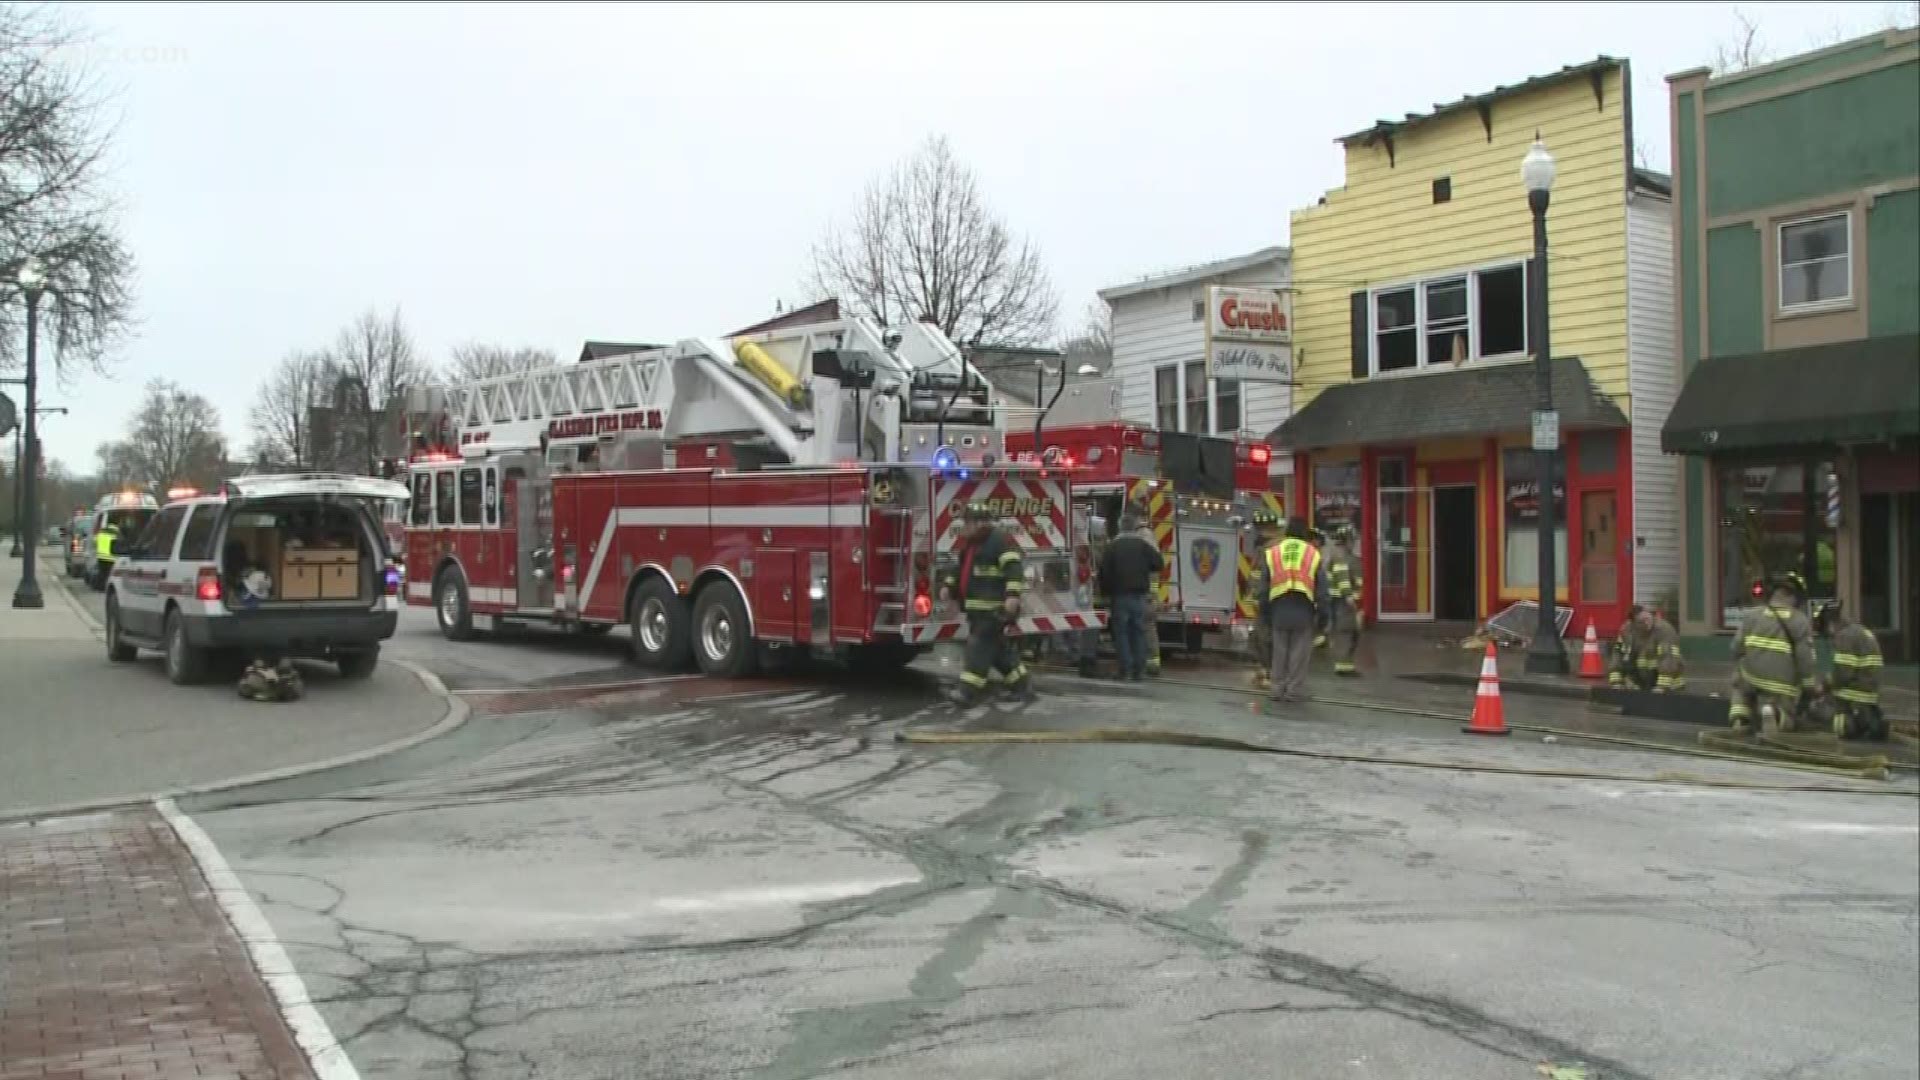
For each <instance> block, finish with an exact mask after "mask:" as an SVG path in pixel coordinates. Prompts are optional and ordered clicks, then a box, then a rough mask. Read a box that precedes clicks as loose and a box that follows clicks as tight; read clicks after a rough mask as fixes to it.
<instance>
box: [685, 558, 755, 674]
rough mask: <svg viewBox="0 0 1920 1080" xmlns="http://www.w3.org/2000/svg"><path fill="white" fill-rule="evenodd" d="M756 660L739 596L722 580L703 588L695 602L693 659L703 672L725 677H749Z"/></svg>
mask: <svg viewBox="0 0 1920 1080" xmlns="http://www.w3.org/2000/svg"><path fill="white" fill-rule="evenodd" d="M757 657H758V654H757V653H756V652H755V651H754V648H753V639H752V638H750V637H748V636H747V605H746V604H744V603H742V602H741V600H740V594H739V593H738V592H736V591H734V588H733V586H732V585H730V584H728V583H726V582H722V581H716V582H713V583H712V584H710V585H708V586H707V587H706V588H704V589H701V590H700V595H699V596H698V597H697V598H695V599H694V602H693V658H694V660H695V661H697V662H698V663H699V665H700V670H701V672H702V673H704V674H707V675H715V676H719V677H722V678H738V677H740V676H742V675H750V674H752V673H753V666H754V665H753V662H754V660H755V659H757Z"/></svg>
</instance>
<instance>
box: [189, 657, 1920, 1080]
mask: <svg viewBox="0 0 1920 1080" xmlns="http://www.w3.org/2000/svg"><path fill="white" fill-rule="evenodd" d="M394 647H395V648H396V650H413V653H412V655H414V656H415V657H416V658H419V659H421V661H422V662H425V663H428V664H429V665H430V666H433V667H434V668H435V670H436V671H438V672H440V673H441V674H442V676H443V677H444V678H446V679H447V680H448V682H449V684H450V685H451V686H453V688H454V689H455V690H456V691H461V692H463V693H464V694H465V696H466V697H467V699H468V701H469V703H470V704H471V705H472V706H473V707H474V710H475V716H474V719H473V720H472V721H471V722H469V723H468V725H467V726H466V727H465V728H463V729H461V730H460V731H459V732H457V733H456V734H454V735H452V736H448V737H446V738H443V739H440V740H436V741H434V742H431V743H428V744H425V745H423V746H421V747H417V748H415V749H414V750H410V751H407V752H405V753H403V754H401V755H398V756H397V757H394V758H389V759H385V760H382V761H380V762H376V763H370V764H368V765H363V766H359V767H355V768H350V769H347V770H343V771H339V772H335V773H331V774H323V775H320V776H315V777H307V778H303V779H301V780H296V781H290V782H288V783H284V784H280V785H275V786H271V787H266V788H259V789H251V790H248V791H243V792H237V793H230V794H228V795H225V796H218V797H213V798H210V799H206V800H201V801H199V802H197V803H194V804H191V805H189V804H183V807H182V808H183V809H186V810H188V811H190V812H192V813H193V814H194V816H195V818H196V820H197V821H198V822H199V823H200V824H201V826H202V827H204V828H205V829H206V830H207V832H208V833H209V834H210V835H211V836H212V837H213V839H214V840H215V841H216V842H217V843H218V845H219V847H220V849H221V850H222V851H223V852H224V854H225V856H226V858H227V860H228V861H229V862H230V863H231V865H232V866H233V869H234V870H235V871H236V872H237V873H238V874H239V875H240V877H241V879H242V880H243V881H245V883H246V884H247V885H248V886H249V887H250V888H251V889H252V890H253V892H254V893H255V895H256V896H257V898H258V899H259V901H260V903H261V906H262V909H263V910H264V912H265V914H266V915H267V917H268V919H269V920H270V921H271V923H272V924H273V926H274V928H275V930H276V931H277V932H278V934H279V935H280V937H281V938H282V939H283V941H284V943H285V945H286V950H287V953H288V955H289V956H290V957H291V958H292V960H293V962H294V963H295V965H296V966H297V967H298V969H299V971H300V973H301V975H302V976H304V978H305V980H306V983H307V987H308V989H309V991H310V992H311V994H312V995H313V997H314V998H315V999H316V1000H317V1001H318V1004H319V1008H320V1011H321V1013H322V1015H323V1016H324V1018H325V1019H326V1021H327V1022H328V1024H329V1025H330V1026H331V1028H332V1030H333V1033H334V1034H335V1036H336V1037H337V1038H338V1039H340V1040H342V1042H343V1043H344V1044H345V1045H346V1047H347V1050H348V1053H349V1055H350V1056H351V1058H352V1060H353V1062H354V1063H355V1066H356V1067H357V1069H358V1071H359V1074H360V1075H361V1076H363V1077H367V1078H370V1080H371V1078H382V1080H384V1078H401V1077H405V1078H422V1080H433V1078H441V1077H445V1078H456V1077H458V1078H476V1080H477V1078H488V1077H540V1078H547V1077H555V1078H600V1077H607V1078H613V1077H623V1078H626V1077H646V1078H653V1077H658V1078H662V1080H667V1078H671V1080H684V1078H693V1077H740V1078H765V1080H776V1078H778V1080H797V1078H801V1077H816V1076H833V1077H848V1078H881V1077H901V1078H905V1077H915V1078H918V1077H956V1078H958V1077H965V1078H970V1080H973V1078H1013V1077H1032V1078H1041V1077H1048V1078H1063V1080H1064V1078H1083V1077H1084V1078H1088V1080H1113V1078H1122V1077H1153V1078H1160V1077H1234V1078H1239V1077H1245V1076H1256V1075H1257V1076H1274V1075H1285V1076H1293V1077H1314V1078H1317V1077H1395V1078H1397V1077H1462V1078H1475V1080H1480V1078H1500V1077H1514V1078H1516V1080H1519V1078H1527V1077H1535V1076H1538V1075H1539V1073H1538V1071H1537V1069H1538V1066H1539V1065H1540V1064H1541V1063H1543V1062H1555V1063H1572V1062H1585V1063H1587V1065H1588V1066H1589V1067H1590V1071H1589V1073H1588V1075H1589V1076H1590V1077H1594V1078H1599V1077H1605V1078H1608V1080H1629V1078H1634V1077H1649V1078H1650V1077H1686V1078H1714V1077H1726V1078H1729V1080H1733V1078H1739V1080H1756V1078H1762V1077H1774V1078H1781V1080H1787V1078H1791V1077H1815V1076H1846V1077H1849V1078H1850V1080H1866V1078H1878V1077H1912V1076H1915V1075H1916V1067H1915V1064H1914V1063H1915V1062H1916V1060H1920V1037H1917V1036H1916V1029H1915V1025H1914V1023H1913V1018H1914V1016H1915V1012H1916V1007H1917V1006H1920V995H1917V994H1916V972H1917V970H1920V947H1917V945H1916V932H1917V926H1920V900H1917V898H1916V894H1917V893H1920V884H1917V882H1920V804H1916V803H1915V802H1914V801H1913V800H1909V799H1898V798H1884V797H1883V798H1868V797H1859V796H1849V795H1827V794H1781V793H1772V792H1748V791H1736V790H1712V789H1706V788H1697V787H1696V788H1688V787H1678V786H1654V785H1643V784H1631V783H1621V782H1610V781H1596V780H1567V779H1549V778H1532V777H1513V776H1499V775H1489V774H1484V773H1473V772H1452V771H1441V770H1433V769H1413V768H1399V767H1384V766H1374V765H1353V764H1332V763H1325V762H1317V761H1306V760H1300V759H1292V758H1278V757H1268V756H1262V755H1251V754H1235V753H1226V752H1217V751H1207V750H1192V749H1178V748H1168V747H1151V746H1114V745H1093V746H974V747H953V748H943V747H924V746H901V745H897V744H896V743H894V741H893V738H892V736H893V733H894V732H895V731H898V730H901V729H902V728H906V727H923V726H939V727H963V728H967V729H970V730H985V729H991V728H994V727H1000V728H1033V727H1056V728H1057V727H1071V726H1078V725H1082V724H1093V723H1098V724H1102V725H1120V726H1125V725H1147V724H1159V725H1168V724H1178V725H1180V726H1183V727H1185V728H1188V729H1190V730H1202V731H1209V732H1213V733H1220V734H1233V735H1239V736H1246V737H1258V738H1263V739H1269V740H1273V741H1278V742H1282V743H1285V744H1288V745H1296V746H1301V747H1309V748H1313V749H1320V750H1330V751H1337V752H1346V753H1354V752H1368V753H1389V754H1396V755H1403V756H1419V757H1424V758H1430V759H1447V760H1455V761H1483V762H1495V763H1509V764H1532V765H1536V766H1546V767H1557V768H1583V769H1600V770H1607V771H1626V772H1634V773H1641V774H1646V775H1652V774H1653V773H1654V772H1656V771H1661V770H1668V769H1673V768H1676V767H1678V766H1676V765H1675V764H1674V762H1673V760H1672V759H1655V758H1651V757H1649V756H1647V755H1643V754H1636V753H1623V752H1617V751H1611V750H1595V749H1584V748H1576V747H1570V746H1567V745H1560V746H1554V747H1545V746H1541V745H1539V744H1538V743H1537V742H1535V741H1533V740H1530V739H1523V738H1520V737H1516V738H1514V739H1510V740H1498V741H1493V740H1469V739H1466V738H1465V737H1462V736H1460V735H1458V734H1457V732H1456V730H1455V729H1454V728H1453V727H1452V726H1449V725H1444V724H1442V725H1437V726H1436V725H1431V724H1422V723H1421V722H1419V721H1413V720H1407V719H1399V720H1396V719H1393V718H1388V717H1382V716H1380V715H1378V714H1363V713H1359V712H1355V711H1352V710H1345V709H1336V708H1332V707H1326V706H1317V707H1316V706H1308V707H1306V708H1304V709H1303V710H1302V711H1301V712H1300V713H1299V714H1298V715H1296V716H1292V717H1289V718H1288V719H1284V720H1281V719H1273V718H1267V717H1263V716H1259V715H1257V714H1255V713H1252V712H1250V711H1249V710H1248V709H1247V708H1246V705H1245V702H1244V701H1243V700H1242V699H1239V698H1237V697H1235V696H1233V695H1225V694H1209V693H1204V692H1195V691H1190V690H1177V689H1173V688H1168V687H1161V686H1152V685H1150V686H1148V687H1146V688H1145V689H1144V690H1140V689H1131V688H1130V689H1127V690H1125V691H1121V690H1120V689H1119V688H1111V689H1109V688H1106V687H1102V686H1099V685H1097V684H1083V683H1078V682H1076V681H1073V680H1059V681H1055V682H1053V683H1051V684H1050V689H1051V691H1052V692H1051V693H1048V694H1047V695H1046V696H1045V697H1044V698H1043V699H1042V700H1041V701H1040V702H1039V703H1037V704H1033V705H1029V706H1010V705H999V706H987V707H984V708H979V709H974V710H970V711H967V712H964V713H963V712H959V711H956V710H954V709H952V708H950V707H947V706H941V705H930V704H929V700H930V697H931V694H932V679H931V678H929V677H928V676H927V675H925V674H922V673H919V672H917V671H916V672H909V673H907V674H906V675H905V676H903V677H901V678H899V679H898V680H895V681H893V682H890V683H887V684H885V685H880V686H867V687H865V688H862V689H859V690H855V689H852V688H851V687H852V683H853V680H851V679H850V678H848V677H847V676H846V675H845V674H844V673H835V672H832V671H828V672H825V673H821V674H817V675H808V676H806V677H802V678H794V679H784V680H775V681H749V682H734V683H717V682H714V681H710V680H704V679H690V678H675V679H668V680H662V681H655V682H647V683H639V684H636V683H633V682H632V681H631V680H634V679H636V678H638V677H642V676H644V674H645V673H643V672H639V671H638V670H637V669H633V668H628V667H624V666H622V665H620V664H619V663H618V659H617V653H618V650H619V648H620V645H619V643H618V642H617V641H600V642H584V641H561V640H553V641H542V642H538V643H534V644H531V645H529V644H527V643H522V644H520V645H514V646H510V645H506V644H501V643H492V642H477V643H472V644H469V645H461V646H453V645H448V644H446V643H442V642H439V641H438V640H437V639H434V638H431V637H430V636H428V635H426V634H425V633H423V632H421V631H419V629H418V626H417V624H414V625H413V626H411V627H410V629H409V630H408V631H407V632H406V633H403V636H402V638H401V639H397V640H396V642H395V646H394ZM396 655H409V653H407V652H403V651H396ZM933 668H934V674H938V673H939V670H940V669H939V668H938V666H937V665H933ZM610 684H612V685H610ZM1528 707H1529V705H1528V704H1527V703H1524V702H1518V701H1514V702H1509V704H1508V714H1509V718H1510V719H1513V718H1515V714H1516V712H1518V711H1520V710H1524V709H1526V708H1528ZM1462 743H1470V745H1465V746H1463V745H1462ZM1687 764H1688V766H1689V768H1688V771H1691V772H1698V773H1707V772H1712V773H1713V774H1714V775H1720V776H1728V777H1734V776H1744V777H1749V778H1753V779H1758V780H1765V781H1770V782H1780V781H1782V780H1783V779H1785V780H1791V779H1794V778H1793V777H1790V776H1789V775H1787V774H1782V773H1779V772H1773V771H1768V770H1763V769H1758V768H1749V767H1746V766H1719V765H1714V766H1713V768H1712V769H1711V770H1709V769H1707V768H1692V767H1691V765H1692V763H1687Z"/></svg>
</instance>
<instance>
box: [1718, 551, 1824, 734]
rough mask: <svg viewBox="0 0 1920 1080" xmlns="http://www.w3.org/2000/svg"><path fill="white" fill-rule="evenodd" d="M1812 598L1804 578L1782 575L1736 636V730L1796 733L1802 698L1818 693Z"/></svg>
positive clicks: (1730, 715) (1731, 716) (1731, 715)
mask: <svg viewBox="0 0 1920 1080" xmlns="http://www.w3.org/2000/svg"><path fill="white" fill-rule="evenodd" d="M1806 597H1807V584H1806V581H1805V579H1803V578H1801V576H1800V575H1799V574H1793V573H1789V574H1783V575H1781V576H1780V577H1779V578H1777V579H1775V581H1774V584H1773V595H1772V596H1771V597H1770V598H1769V599H1768V600H1767V603H1766V604H1764V605H1762V606H1760V607H1756V608H1754V609H1753V610H1751V611H1749V612H1747V617H1746V618H1745V619H1744V620H1743V621H1742V622H1741V623H1740V630H1739V632H1737V633H1735V634H1734V635H1733V663H1734V669H1733V686H1732V702H1731V703H1730V704H1729V705H1728V706H1727V719H1728V720H1729V721H1730V722H1731V723H1732V724H1733V726H1734V727H1735V728H1739V729H1743V730H1744V729H1753V730H1754V731H1756V732H1764V731H1769V730H1780V731H1792V730H1793V728H1794V720H1795V717H1796V716H1797V715H1798V714H1799V711H1800V701H1801V698H1802V697H1803V696H1807V697H1811V696H1812V695H1813V694H1814V693H1815V692H1816V691H1817V689H1818V686H1819V683H1818V680H1817V679H1816V678H1815V674H1814V659H1813V624H1812V623H1810V622H1809V621H1808V620H1807V616H1806V614H1805V613H1804V612H1803V611H1801V610H1800V605H1801V604H1803V603H1804V602H1805V601H1806Z"/></svg>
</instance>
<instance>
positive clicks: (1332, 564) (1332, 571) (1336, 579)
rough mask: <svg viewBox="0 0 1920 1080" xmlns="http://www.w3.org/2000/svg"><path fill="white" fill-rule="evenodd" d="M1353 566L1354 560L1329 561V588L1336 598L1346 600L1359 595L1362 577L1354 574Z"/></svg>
mask: <svg viewBox="0 0 1920 1080" xmlns="http://www.w3.org/2000/svg"><path fill="white" fill-rule="evenodd" d="M1352 564H1353V560H1352V559H1330V560H1328V562H1327V586H1328V588H1329V590H1330V591H1331V592H1332V593H1333V595H1334V596H1336V597H1339V598H1341V599H1345V598H1346V597H1349V596H1353V595H1356V594H1358V593H1359V591H1360V583H1359V582H1360V575H1358V574H1355V573H1353V572H1352V570H1351V569H1350V568H1351V566H1352Z"/></svg>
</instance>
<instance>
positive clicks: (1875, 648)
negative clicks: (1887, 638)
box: [1813, 600, 1887, 740]
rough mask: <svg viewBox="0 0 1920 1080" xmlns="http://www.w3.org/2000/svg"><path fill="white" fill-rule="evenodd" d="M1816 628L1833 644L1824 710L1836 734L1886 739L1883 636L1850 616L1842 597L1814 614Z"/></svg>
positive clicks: (1848, 736)
mask: <svg viewBox="0 0 1920 1080" xmlns="http://www.w3.org/2000/svg"><path fill="white" fill-rule="evenodd" d="M1813 628H1814V631H1815V632H1816V633H1818V634H1820V635H1821V636H1822V637H1825V638H1827V639H1828V640H1829V641H1831V642H1832V644H1833V676H1832V677H1831V678H1830V679H1828V680H1827V698H1828V700H1826V701H1824V702H1823V703H1822V711H1823V712H1826V713H1830V714H1831V715H1830V717H1829V719H1830V721H1831V723H1832V724H1833V733H1834V734H1835V735H1838V736H1840V737H1841V738H1843V739H1862V738H1864V739H1875V740H1880V739H1885V738H1886V737H1887V718H1886V716H1885V715H1884V714H1883V713H1881V711H1880V668H1881V666H1882V665H1883V663H1884V661H1883V660H1882V658H1881V656H1880V642H1879V639H1877V638H1875V637H1874V636H1873V631H1871V630H1869V629H1867V628H1866V627H1864V626H1862V625H1860V624H1859V623H1857V622H1855V621H1853V620H1852V619H1849V618H1847V616H1846V613H1845V612H1844V611H1842V610H1841V608H1840V602H1839V601H1838V600H1834V601H1831V602H1829V603H1827V604H1825V605H1824V606H1822V607H1821V608H1820V610H1819V612H1817V613H1816V614H1815V615H1814V617H1813Z"/></svg>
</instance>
